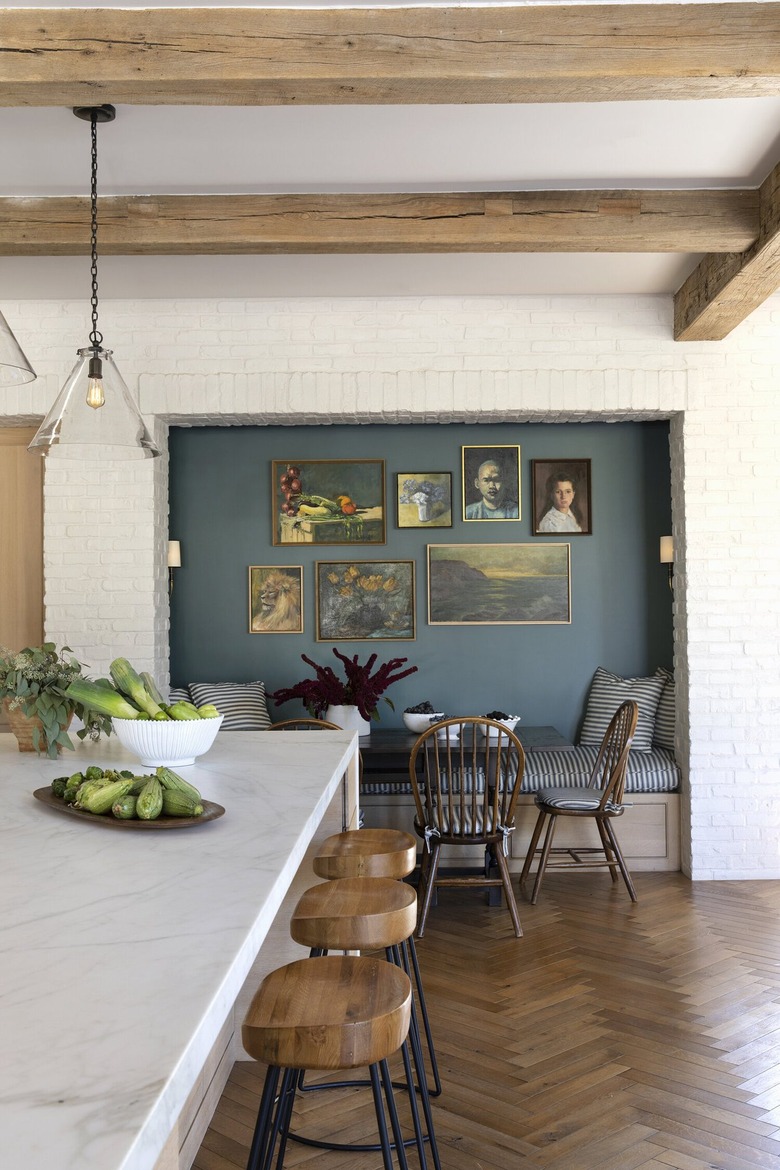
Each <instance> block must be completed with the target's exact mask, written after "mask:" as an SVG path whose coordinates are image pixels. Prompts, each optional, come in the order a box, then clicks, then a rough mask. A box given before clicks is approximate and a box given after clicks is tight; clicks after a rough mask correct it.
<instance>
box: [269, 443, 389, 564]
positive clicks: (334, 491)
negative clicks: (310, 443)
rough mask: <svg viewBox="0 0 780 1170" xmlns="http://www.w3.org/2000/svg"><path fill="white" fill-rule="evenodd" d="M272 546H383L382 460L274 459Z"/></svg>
mask: <svg viewBox="0 0 780 1170" xmlns="http://www.w3.org/2000/svg"><path fill="white" fill-rule="evenodd" d="M271 499H272V500H273V542H274V544H384V543H385V462H384V459H308V460H306V459H302V460H298V459H290V460H287V459H274V460H273V462H272V464H271Z"/></svg>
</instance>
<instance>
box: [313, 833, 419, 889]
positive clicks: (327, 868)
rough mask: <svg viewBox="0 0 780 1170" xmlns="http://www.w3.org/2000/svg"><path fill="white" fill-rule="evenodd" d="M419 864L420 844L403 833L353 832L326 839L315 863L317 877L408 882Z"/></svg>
mask: <svg viewBox="0 0 780 1170" xmlns="http://www.w3.org/2000/svg"><path fill="white" fill-rule="evenodd" d="M416 861H417V841H416V839H415V838H414V837H413V836H412V835H411V834H410V833H404V832H402V831H401V830H400V829H351V830H348V831H347V832H345V833H335V834H334V835H333V836H332V837H327V838H326V839H325V840H324V841H323V843H322V845H321V846H320V848H319V849H318V850H317V854H316V856H315V858H314V861H313V863H312V868H313V869H314V872H315V873H316V874H317V876H318V877H322V878H329V879H331V878H346V877H371V878H380V877H383V878H396V879H398V878H405V877H408V875H409V874H410V873H412V871H413V870H414V867H415V864H416Z"/></svg>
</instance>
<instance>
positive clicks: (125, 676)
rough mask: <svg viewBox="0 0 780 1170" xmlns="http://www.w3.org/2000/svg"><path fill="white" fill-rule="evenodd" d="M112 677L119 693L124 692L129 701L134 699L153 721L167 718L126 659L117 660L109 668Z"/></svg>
mask: <svg viewBox="0 0 780 1170" xmlns="http://www.w3.org/2000/svg"><path fill="white" fill-rule="evenodd" d="M109 670H110V671H111V677H112V679H113V680H114V686H115V687H116V688H117V690H119V691H123V692H124V694H126V695H127V697H128V698H129V699H132V700H133V702H134V703H135V705H136V706H137V707H140V709H141V710H142V711H146V713H147V714H148V715H151V717H152V719H156V718H157V717H158V716H162V717H163V718H164V717H165V712H164V711H163V710H162V708H161V707H160V704H159V703H156V702H155V701H154V699H153V698H152V696H151V695H150V694H149V692H148V691H147V689H146V687H145V686H144V684H143V682H142V681H141V678H140V676H139V675H138V674H136V672H135V670H134V669H133V667H132V666H131V665H130V663H129V662H128V661H127V659H126V658H115V659H114V661H113V662H112V663H111V666H110V667H109Z"/></svg>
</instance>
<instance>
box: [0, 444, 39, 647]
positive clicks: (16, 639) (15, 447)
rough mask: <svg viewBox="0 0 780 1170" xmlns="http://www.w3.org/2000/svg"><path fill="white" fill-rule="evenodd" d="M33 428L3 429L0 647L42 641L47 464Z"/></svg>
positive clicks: (0, 446) (0, 456)
mask: <svg viewBox="0 0 780 1170" xmlns="http://www.w3.org/2000/svg"><path fill="white" fill-rule="evenodd" d="M35 430H36V428H35V427H5V428H0V485H2V487H1V488H0V545H1V546H2V555H0V646H8V647H10V648H11V649H12V650H20V649H21V648H22V647H23V646H35V645H39V644H40V643H41V642H42V641H43V470H44V468H43V464H44V461H43V459H42V458H41V457H40V455H31V454H30V452H29V451H28V450H27V444H28V443H29V442H30V440H31V439H32V437H33V435H34V434H35Z"/></svg>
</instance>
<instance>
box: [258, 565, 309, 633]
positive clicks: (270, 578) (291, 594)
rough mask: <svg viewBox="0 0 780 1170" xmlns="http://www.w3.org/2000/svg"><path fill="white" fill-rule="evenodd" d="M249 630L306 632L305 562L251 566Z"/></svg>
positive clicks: (261, 631)
mask: <svg viewBox="0 0 780 1170" xmlns="http://www.w3.org/2000/svg"><path fill="white" fill-rule="evenodd" d="M249 632H250V634H302V633H303V566H302V565H250V566H249Z"/></svg>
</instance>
